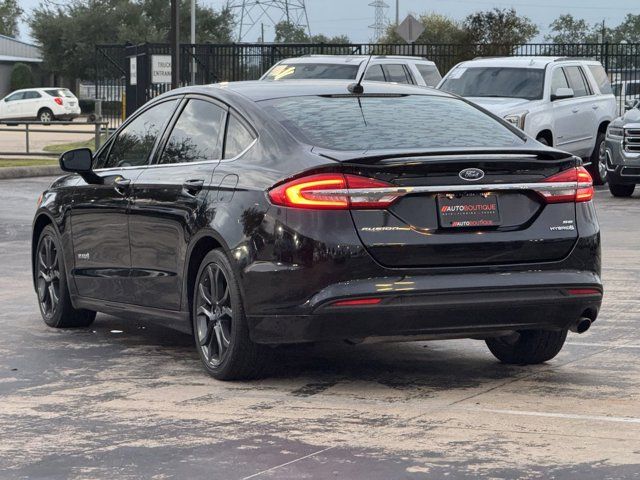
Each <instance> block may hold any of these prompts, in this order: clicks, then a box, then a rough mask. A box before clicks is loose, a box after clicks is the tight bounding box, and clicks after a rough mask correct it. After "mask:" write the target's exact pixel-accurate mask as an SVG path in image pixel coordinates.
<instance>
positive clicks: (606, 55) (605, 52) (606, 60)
mask: <svg viewBox="0 0 640 480" xmlns="http://www.w3.org/2000/svg"><path fill="white" fill-rule="evenodd" d="M602 47H603V48H602V50H603V52H602V55H603V57H604V58H603V60H604V69H605V70H606V72H607V73H609V41H608V40H607V41H606V42H604V44H603V45H602Z"/></svg>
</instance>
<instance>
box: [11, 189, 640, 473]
mask: <svg viewBox="0 0 640 480" xmlns="http://www.w3.org/2000/svg"><path fill="white" fill-rule="evenodd" d="M49 181H50V179H44V178H38V179H21V180H5V181H0V198H2V201H1V202H0V265H2V267H3V272H4V273H3V274H2V276H1V277H0V306H1V308H0V329H1V331H2V333H1V334H0V478H2V479H5V478H11V479H14V478H47V479H75V478H118V479H128V478H154V479H166V478H177V479H199V478H207V479H224V480H234V479H249V478H257V479H263V478H264V479H267V478H274V479H300V478H316V479H349V480H353V479H367V480H377V479H380V480H383V479H384V480H389V479H405V478H406V479H425V478H429V479H441V478H450V479H454V478H455V479H458V478H469V479H475V478H479V477H490V478H509V479H512V478H544V479H551V478H563V479H564V478H566V479H568V478H572V479H573V478H580V479H581V480H584V479H605V478H611V479H620V478H640V329H639V328H638V326H639V325H640V299H639V298H638V294H637V292H638V284H639V283H640V258H639V253H638V252H639V250H640V196H639V195H636V196H635V198H633V199H614V198H612V197H611V196H610V195H609V193H608V191H604V190H602V191H599V192H598V194H597V200H596V202H597V204H598V210H599V216H600V221H601V224H602V229H603V241H604V281H605V287H606V296H605V303H604V306H603V309H602V312H601V315H600V317H599V319H598V321H597V322H596V323H595V324H594V326H593V327H592V329H591V330H590V331H589V332H587V333H586V334H583V335H580V336H578V335H576V334H570V336H569V338H568V343H567V345H566V346H565V348H564V349H563V351H562V352H561V353H560V355H559V356H558V357H556V359H554V360H553V361H551V362H549V363H547V364H545V365H540V366H530V367H515V366H504V365H501V364H499V363H498V362H497V361H496V360H495V359H494V358H493V357H492V356H491V354H490V353H489V351H488V350H487V349H486V347H485V346H484V343H482V342H480V341H472V340H460V341H446V342H419V343H391V344H383V345H368V346H356V347H352V346H348V345H317V346H314V347H295V348H287V349H283V350H282V351H281V352H280V353H279V354H278V362H277V367H276V368H275V369H274V372H273V374H272V376H271V377H269V378H266V379H263V380H259V381H252V382H238V383H221V382H217V381H215V380H213V379H211V378H209V377H208V376H207V375H206V374H205V373H204V372H203V370H202V369H201V367H200V365H199V361H198V358H197V354H196V351H195V349H194V347H193V346H192V340H191V338H190V337H189V336H187V335H183V334H180V333H177V332H174V331H172V330H169V329H166V328H164V327H161V326H158V325H155V324H154V323H152V322H146V321H141V320H135V319H133V320H128V321H127V320H120V319H117V318H115V317H111V316H106V315H98V318H97V320H96V322H95V324H94V325H93V326H92V327H91V328H88V329H79V330H53V329H50V328H47V327H46V326H45V325H44V323H43V322H42V321H41V320H40V315H39V313H38V309H37V306H36V302H35V295H34V292H33V289H32V286H31V280H30V274H29V253H28V252H29V238H30V229H31V218H32V214H33V211H34V210H35V202H36V198H37V196H38V194H39V192H40V191H41V190H43V189H44V188H45V187H46V186H47V184H48V183H49Z"/></svg>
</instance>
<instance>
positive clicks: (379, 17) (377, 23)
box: [369, 0, 389, 42]
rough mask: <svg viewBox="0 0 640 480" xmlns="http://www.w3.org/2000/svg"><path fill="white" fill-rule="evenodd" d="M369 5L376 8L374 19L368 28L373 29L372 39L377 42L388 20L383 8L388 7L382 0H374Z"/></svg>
mask: <svg viewBox="0 0 640 480" xmlns="http://www.w3.org/2000/svg"><path fill="white" fill-rule="evenodd" d="M369 6H370V7H373V8H375V9H376V14H375V20H374V22H373V24H372V25H369V28H372V29H373V41H374V42H377V41H378V40H380V38H381V37H382V36H383V35H384V33H385V29H386V27H387V23H388V20H387V12H386V10H385V9H387V8H389V5H387V4H386V3H384V1H383V0H374V1H373V2H371V3H370V4H369Z"/></svg>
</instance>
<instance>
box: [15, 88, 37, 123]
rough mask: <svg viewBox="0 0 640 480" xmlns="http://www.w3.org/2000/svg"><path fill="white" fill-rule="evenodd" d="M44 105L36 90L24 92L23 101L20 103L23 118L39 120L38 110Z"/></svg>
mask: <svg viewBox="0 0 640 480" xmlns="http://www.w3.org/2000/svg"><path fill="white" fill-rule="evenodd" d="M41 105H42V95H40V93H38V92H36V91H35V90H29V91H27V92H24V97H23V100H22V101H21V102H20V117H21V118H37V116H38V110H39V109H40V106H41Z"/></svg>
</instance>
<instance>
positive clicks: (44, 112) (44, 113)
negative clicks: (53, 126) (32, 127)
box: [38, 108, 53, 123]
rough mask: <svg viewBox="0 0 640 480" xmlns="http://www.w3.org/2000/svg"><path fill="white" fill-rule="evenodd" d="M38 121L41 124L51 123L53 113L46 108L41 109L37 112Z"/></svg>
mask: <svg viewBox="0 0 640 480" xmlns="http://www.w3.org/2000/svg"><path fill="white" fill-rule="evenodd" d="M38 120H40V121H41V122H43V123H49V122H51V121H53V112H52V111H51V110H49V109H48V108H42V109H41V110H40V111H39V112H38Z"/></svg>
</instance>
